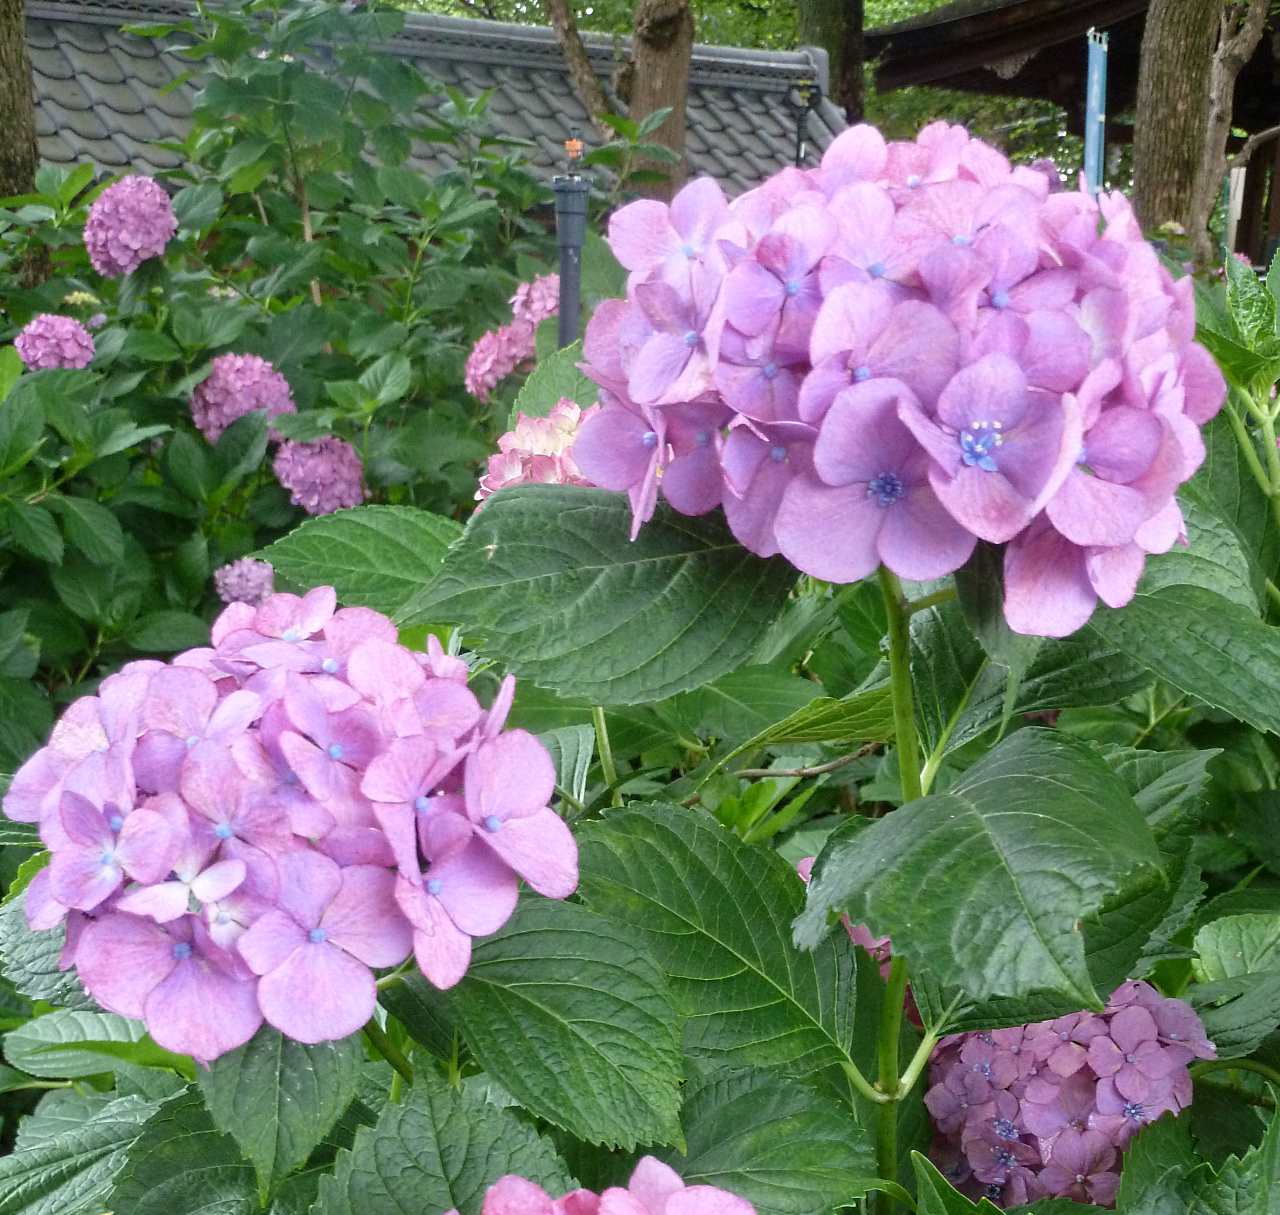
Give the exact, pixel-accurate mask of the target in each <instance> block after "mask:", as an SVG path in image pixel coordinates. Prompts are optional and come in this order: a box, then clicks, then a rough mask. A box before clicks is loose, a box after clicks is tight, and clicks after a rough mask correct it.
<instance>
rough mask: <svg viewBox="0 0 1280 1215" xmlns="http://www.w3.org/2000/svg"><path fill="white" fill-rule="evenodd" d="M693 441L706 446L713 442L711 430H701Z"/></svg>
mask: <svg viewBox="0 0 1280 1215" xmlns="http://www.w3.org/2000/svg"><path fill="white" fill-rule="evenodd" d="M693 441H694V442H695V443H696V444H697V445H698V446H699V447H706V445H707V444H708V443H710V442H711V432H710V431H709V430H700V431H698V433H697V434H696V435H694V436H693Z"/></svg>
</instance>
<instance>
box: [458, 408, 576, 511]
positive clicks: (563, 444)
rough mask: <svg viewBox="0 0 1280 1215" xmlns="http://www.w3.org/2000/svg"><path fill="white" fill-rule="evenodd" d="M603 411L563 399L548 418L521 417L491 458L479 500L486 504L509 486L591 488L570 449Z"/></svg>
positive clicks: (504, 436)
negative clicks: (587, 424) (583, 427)
mask: <svg viewBox="0 0 1280 1215" xmlns="http://www.w3.org/2000/svg"><path fill="white" fill-rule="evenodd" d="M599 412H600V406H599V405H592V406H590V407H589V408H588V409H586V410H585V411H584V410H582V409H580V408H579V407H578V406H577V405H576V404H575V403H574V402H573V401H571V400H569V399H568V398H567V397H561V399H560V400H559V401H557V402H556V404H555V405H554V406H553V407H552V409H551V412H550V413H549V414H547V416H546V417H545V418H531V417H528V416H527V415H525V414H523V413H522V414H520V415H518V417H517V418H516V426H515V429H514V430H509V431H507V433H506V434H504V435H503V436H502V437H501V438H500V439H499V440H498V450H497V452H496V453H495V454H494V455H492V456H490V457H489V465H488V468H487V470H486V471H485V474H484V476H482V477H481V478H480V488H479V489H477V490H476V498H477V500H479V501H481V502H483V501H484V500H485V498H487V497H488V496H489V495H490V494H492V493H496V492H497V491H498V490H500V489H505V488H506V487H507V486H509V485H525V484H529V483H536V484H548V485H590V484H591V482H590V481H588V480H586V479H585V478H584V477H583V475H582V473H581V472H579V470H578V466H577V465H576V464H575V463H574V462H573V455H572V454H571V452H570V448H571V447H572V446H573V442H574V440H575V439H576V438H577V437H578V429H579V427H580V426H581V425H582V423H584V422H586V421H587V420H589V419H590V418H593V417H595V415H596V414H597V413H599Z"/></svg>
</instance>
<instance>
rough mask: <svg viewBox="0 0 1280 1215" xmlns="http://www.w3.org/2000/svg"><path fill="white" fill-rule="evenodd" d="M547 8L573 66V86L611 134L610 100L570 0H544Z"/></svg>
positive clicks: (603, 129) (597, 125)
mask: <svg viewBox="0 0 1280 1215" xmlns="http://www.w3.org/2000/svg"><path fill="white" fill-rule="evenodd" d="M542 8H543V11H544V12H545V13H546V14H547V21H548V22H549V23H550V25H551V30H552V32H553V33H554V34H555V36H556V41H557V42H558V43H559V44H560V50H561V52H562V53H563V55H564V61H565V63H566V65H567V66H568V68H569V79H570V80H572V81H573V90H574V92H575V93H577V94H578V100H579V101H581V102H582V106H583V109H585V110H586V111H587V114H588V116H589V117H590V119H591V122H592V125H593V126H594V127H595V128H596V130H597V131H600V132H601V133H602V134H605V135H608V134H610V132H609V128H608V127H606V126H605V124H604V122H603V118H604V116H605V115H606V114H607V113H608V112H609V101H608V99H607V98H606V97H605V95H604V89H602V88H601V87H600V81H599V80H598V79H597V78H596V74H595V71H594V70H593V69H592V67H591V60H590V58H589V57H588V55H587V48H586V47H585V46H584V45H583V43H582V38H581V36H580V35H579V34H578V21H577V18H576V17H575V16H574V12H573V6H572V5H571V4H570V3H569V0H542Z"/></svg>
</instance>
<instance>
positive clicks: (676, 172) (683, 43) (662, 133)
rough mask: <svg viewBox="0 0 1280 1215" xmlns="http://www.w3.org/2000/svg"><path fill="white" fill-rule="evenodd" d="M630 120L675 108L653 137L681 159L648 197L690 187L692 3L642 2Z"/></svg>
mask: <svg viewBox="0 0 1280 1215" xmlns="http://www.w3.org/2000/svg"><path fill="white" fill-rule="evenodd" d="M631 58H632V63H633V65H634V70H633V71H632V73H631V78H630V95H629V97H628V98H627V101H628V114H629V116H630V117H631V118H632V119H635V120H636V121H639V120H641V119H644V118H647V117H648V116H649V115H650V114H653V113H655V112H656V111H658V110H662V109H667V108H670V110H671V113H670V114H668V115H667V118H666V121H665V122H663V124H662V125H661V126H660V127H659V128H658V129H657V130H656V131H655V132H654V133H653V134H652V135H650V136H649V138H650V140H651V141H652V142H653V143H657V144H661V145H663V146H664V147H666V148H669V149H670V150H671V151H672V152H673V153H675V155H676V157H677V161H676V163H675V164H673V165H662V166H660V167H661V168H662V169H663V171H664V172H665V173H666V174H667V178H666V181H665V182H663V183H662V184H661V185H657V186H654V187H653V188H652V189H650V190H649V191H648V193H650V194H652V195H654V196H655V197H662V198H670V197H671V195H672V194H674V193H675V192H676V190H678V189H679V188H680V186H681V185H682V184H683V182H684V178H685V174H686V172H687V166H686V163H685V131H686V120H685V103H686V101H687V100H688V96H689V68H690V63H691V61H692V58H693V10H692V8H691V7H690V3H689V0H636V7H635V30H634V33H633V35H632V45H631Z"/></svg>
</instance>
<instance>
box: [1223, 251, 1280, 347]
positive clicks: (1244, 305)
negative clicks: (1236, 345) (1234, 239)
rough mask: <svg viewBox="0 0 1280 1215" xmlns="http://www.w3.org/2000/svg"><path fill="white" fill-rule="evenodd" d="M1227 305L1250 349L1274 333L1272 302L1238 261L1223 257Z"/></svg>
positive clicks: (1247, 267) (1259, 283) (1273, 307)
mask: <svg viewBox="0 0 1280 1215" xmlns="http://www.w3.org/2000/svg"><path fill="white" fill-rule="evenodd" d="M1227 304H1228V305H1229V306H1230V308H1231V316H1232V319H1233V320H1234V321H1235V323H1236V324H1237V325H1238V326H1239V328H1240V332H1241V333H1242V334H1243V335H1244V337H1245V339H1246V340H1247V341H1248V343H1249V344H1250V345H1251V346H1256V345H1257V344H1258V343H1259V342H1260V341H1261V340H1262V339H1264V338H1269V337H1274V336H1275V333H1276V300H1275V297H1274V296H1272V294H1271V293H1270V292H1269V291H1268V290H1267V289H1266V287H1265V286H1264V285H1263V283H1262V280H1261V279H1259V278H1258V276H1257V274H1255V273H1254V271H1253V270H1252V269H1251V268H1250V267H1249V266H1246V265H1245V264H1244V263H1243V262H1241V261H1240V259H1239V258H1237V257H1234V256H1228V258H1227Z"/></svg>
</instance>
